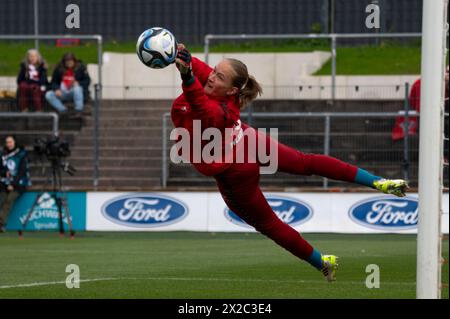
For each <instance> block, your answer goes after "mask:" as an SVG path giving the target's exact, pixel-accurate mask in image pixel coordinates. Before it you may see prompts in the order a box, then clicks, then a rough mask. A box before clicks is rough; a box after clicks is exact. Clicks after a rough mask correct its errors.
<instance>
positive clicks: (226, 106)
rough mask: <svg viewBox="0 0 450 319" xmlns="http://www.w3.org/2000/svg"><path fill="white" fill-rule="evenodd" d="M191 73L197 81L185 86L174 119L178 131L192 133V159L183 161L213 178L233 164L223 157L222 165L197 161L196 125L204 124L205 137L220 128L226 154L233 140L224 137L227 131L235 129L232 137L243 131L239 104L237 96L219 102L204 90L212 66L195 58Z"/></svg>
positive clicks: (176, 104)
mask: <svg viewBox="0 0 450 319" xmlns="http://www.w3.org/2000/svg"><path fill="white" fill-rule="evenodd" d="M192 71H193V73H194V76H195V81H194V83H193V84H190V85H189V86H186V85H184V84H183V85H182V88H183V93H182V94H181V95H180V96H178V97H177V98H176V99H175V101H174V102H173V104H172V110H171V117H172V122H173V124H174V126H175V127H176V128H185V129H186V130H187V131H188V132H189V136H190V150H191V152H190V158H189V159H187V158H184V159H185V160H189V162H191V163H192V164H193V165H194V167H195V168H196V169H197V170H198V171H199V172H200V173H202V174H204V175H207V176H212V175H216V174H218V173H220V172H222V171H224V170H225V169H226V168H228V167H229V166H230V165H231V163H229V161H227V160H225V158H224V157H223V158H222V160H221V161H218V162H212V163H205V162H204V161H203V159H201V162H199V163H196V162H195V161H194V158H193V154H194V148H193V145H194V143H193V128H194V125H193V121H194V120H200V121H201V132H202V133H203V131H204V130H205V129H207V128H210V127H215V128H218V129H219V130H220V131H221V133H222V137H223V138H222V150H224V149H225V146H226V145H225V144H226V143H229V142H230V141H233V140H234V138H233V137H232V136H225V128H233V135H237V134H238V132H236V131H239V130H241V125H240V120H239V117H240V111H239V104H238V100H237V99H236V97H235V96H232V97H227V98H223V99H216V98H213V97H211V96H208V95H206V94H205V92H204V90H203V87H204V85H205V84H206V82H207V80H208V76H209V74H210V73H211V72H212V68H211V67H210V66H209V65H207V64H206V63H204V62H202V61H200V60H199V59H197V58H195V57H192ZM180 139H181V136H179V137H178V139H177V142H178V141H179V140H180ZM208 143H209V141H202V143H201V149H203V147H204V145H206V144H208ZM179 155H181V154H180V153H179Z"/></svg>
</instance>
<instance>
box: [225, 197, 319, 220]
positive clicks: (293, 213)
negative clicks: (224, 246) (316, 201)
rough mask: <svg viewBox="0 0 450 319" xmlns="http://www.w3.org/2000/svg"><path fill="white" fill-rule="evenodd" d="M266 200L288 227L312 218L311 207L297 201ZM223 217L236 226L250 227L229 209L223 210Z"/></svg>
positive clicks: (285, 198) (278, 198) (268, 198)
mask: <svg viewBox="0 0 450 319" xmlns="http://www.w3.org/2000/svg"><path fill="white" fill-rule="evenodd" d="M266 199H267V202H268V203H269V205H270V207H272V210H273V211H274V212H275V214H276V215H277V216H278V218H279V219H281V220H282V221H283V222H284V223H286V224H289V225H290V226H295V225H300V224H303V223H305V222H306V221H308V220H309V219H310V218H311V217H312V214H313V213H312V208H311V206H309V205H308V204H306V203H303V202H301V201H299V200H297V199H293V198H287V197H280V196H266ZM225 217H226V218H227V219H228V220H229V221H231V222H232V223H234V224H236V225H239V226H244V227H251V226H250V225H248V224H247V223H246V222H245V221H244V220H242V219H241V218H240V217H239V216H238V215H236V214H235V213H234V212H232V211H231V210H230V209H229V208H225Z"/></svg>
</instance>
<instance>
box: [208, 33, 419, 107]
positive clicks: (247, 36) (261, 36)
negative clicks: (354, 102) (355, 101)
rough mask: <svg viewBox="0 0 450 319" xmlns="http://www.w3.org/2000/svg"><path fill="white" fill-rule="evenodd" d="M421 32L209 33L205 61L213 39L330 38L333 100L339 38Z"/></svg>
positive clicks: (410, 35)
mask: <svg viewBox="0 0 450 319" xmlns="http://www.w3.org/2000/svg"><path fill="white" fill-rule="evenodd" d="M421 36H422V34H421V33H330V34H317V33H309V34H207V35H205V37H204V54H205V62H206V63H208V60H209V52H210V45H211V42H212V41H213V40H280V39H305V40H308V39H309V40H312V39H328V40H330V41H331V100H334V99H335V98H336V56H337V54H336V47H337V40H338V39H374V38H375V39H379V38H385V39H387V38H400V39H406V38H420V37H421Z"/></svg>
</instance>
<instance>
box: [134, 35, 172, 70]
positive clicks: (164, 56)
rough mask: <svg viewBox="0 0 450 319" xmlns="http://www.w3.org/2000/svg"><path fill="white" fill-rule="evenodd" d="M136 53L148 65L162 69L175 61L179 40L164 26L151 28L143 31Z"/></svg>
mask: <svg viewBox="0 0 450 319" xmlns="http://www.w3.org/2000/svg"><path fill="white" fill-rule="evenodd" d="M136 53H137V55H138V57H139V60H141V62H142V63H144V64H145V65H146V66H148V67H150V68H153V69H162V68H165V67H166V66H168V65H169V64H172V63H174V62H175V58H176V56H177V41H176V40H175V37H174V36H173V34H172V33H171V32H170V31H169V30H167V29H164V28H159V27H155V28H151V29H148V30H145V31H144V32H142V34H141V35H140V36H139V38H138V40H137V43H136Z"/></svg>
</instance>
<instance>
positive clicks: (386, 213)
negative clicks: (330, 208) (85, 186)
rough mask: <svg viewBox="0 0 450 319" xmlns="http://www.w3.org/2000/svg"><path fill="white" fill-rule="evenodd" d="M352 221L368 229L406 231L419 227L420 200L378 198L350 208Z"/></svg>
mask: <svg viewBox="0 0 450 319" xmlns="http://www.w3.org/2000/svg"><path fill="white" fill-rule="evenodd" d="M349 216H350V219H352V220H353V221H354V222H355V223H358V224H360V225H362V226H365V227H368V228H375V229H381V230H386V229H389V230H404V229H413V228H416V227H417V222H418V220H419V211H418V200H417V199H415V198H397V197H386V196H384V197H376V198H371V199H366V200H363V201H361V202H358V203H356V204H355V205H353V206H352V207H351V208H350V211H349Z"/></svg>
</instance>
